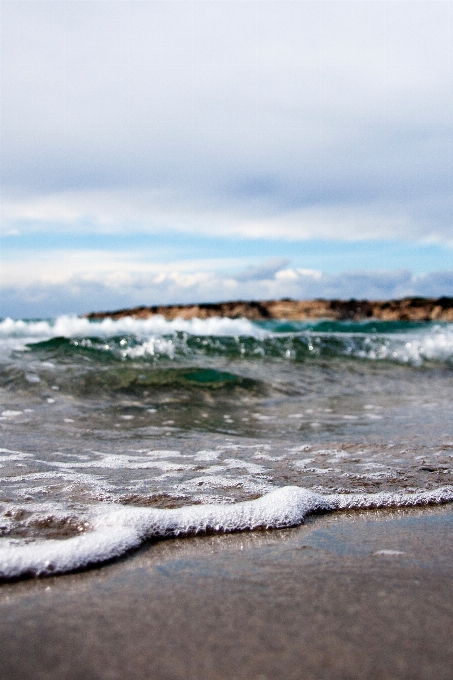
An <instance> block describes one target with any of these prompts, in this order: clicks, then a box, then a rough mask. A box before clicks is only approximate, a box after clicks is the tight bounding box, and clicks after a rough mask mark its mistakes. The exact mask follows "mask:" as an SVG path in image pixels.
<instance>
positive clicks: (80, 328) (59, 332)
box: [0, 316, 453, 366]
mask: <svg viewBox="0 0 453 680" xmlns="http://www.w3.org/2000/svg"><path fill="white" fill-rule="evenodd" d="M0 338H3V339H4V341H7V343H9V346H10V343H11V342H13V343H15V344H14V348H15V349H31V350H39V351H41V350H44V351H45V350H48V351H51V352H52V353H53V354H57V355H58V354H59V353H60V354H64V355H68V354H69V355H77V354H78V353H84V354H89V355H91V356H92V357H93V358H95V357H98V358H101V359H102V358H103V357H104V358H109V359H114V360H127V359H129V360H135V361H137V360H143V361H150V360H151V361H153V362H156V361H159V360H161V359H164V360H168V359H170V360H172V361H178V359H187V358H190V357H196V356H224V357H226V358H239V359H240V358H251V359H260V358H279V359H284V360H288V361H296V362H297V361H306V360H309V359H310V358H317V357H321V358H327V359H328V358H334V357H350V358H356V359H361V360H367V361H393V362H398V363H406V364H410V365H414V366H420V365H422V364H424V363H426V362H438V363H439V362H440V363H447V364H451V363H452V362H453V324H434V323H425V324H422V323H411V322H379V321H376V322H370V321H367V322H363V323H360V322H359V323H353V322H339V321H336V322H333V321H332V322H329V321H312V322H282V321H274V322H262V323H253V322H251V321H249V320H247V319H228V318H211V319H190V320H184V319H174V320H172V321H166V320H165V319H164V318H163V317H161V316H155V317H151V318H149V319H145V320H139V319H133V318H131V317H125V318H122V319H118V320H113V319H103V320H101V321H91V320H89V319H85V318H79V317H75V316H62V317H58V318H57V319H55V320H36V321H33V320H32V321H26V320H13V319H4V320H3V321H1V322H0Z"/></svg>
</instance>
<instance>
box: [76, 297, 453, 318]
mask: <svg viewBox="0 0 453 680" xmlns="http://www.w3.org/2000/svg"><path fill="white" fill-rule="evenodd" d="M157 314H161V315H162V316H163V317H165V318H166V319H176V318H179V319H193V318H198V319H208V318H210V317H213V316H225V317H229V318H232V319H237V318H239V317H243V318H246V319H250V320H251V321H263V320H266V319H287V320H288V321H305V320H307V319H332V320H348V319H349V320H354V321H359V320H362V319H381V320H383V321H452V322H453V298H451V297H441V298H420V297H408V298H402V299H401V300H384V301H370V300H354V299H352V300H322V299H320V300H289V299H283V300H267V301H256V302H255V301H252V302H244V301H242V300H238V301H235V302H219V303H205V304H199V305H155V306H152V307H145V306H143V307H133V308H130V309H119V310H117V311H114V312H91V313H90V314H86V315H85V316H86V317H87V318H88V319H105V318H111V319H121V318H122V317H125V316H132V317H134V318H135V319H148V318H149V317H151V316H155V315H157Z"/></svg>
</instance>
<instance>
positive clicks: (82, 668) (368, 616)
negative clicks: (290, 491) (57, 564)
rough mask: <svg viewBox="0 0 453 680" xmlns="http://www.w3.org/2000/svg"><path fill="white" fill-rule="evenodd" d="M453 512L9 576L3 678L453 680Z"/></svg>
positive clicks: (214, 539)
mask: <svg viewBox="0 0 453 680" xmlns="http://www.w3.org/2000/svg"><path fill="white" fill-rule="evenodd" d="M452 528H453V507H452V505H445V506H441V507H435V508H424V509H413V510H407V509H396V510H380V511H367V512H357V511H355V512H354V513H352V512H351V513H344V512H343V513H335V514H332V515H321V516H314V517H312V518H310V519H309V520H308V521H307V523H306V524H305V525H303V526H301V527H298V528H294V529H286V530H281V531H261V532H253V533H248V534H234V535H216V536H205V537H199V538H190V539H175V540H165V541H160V542H154V543H148V544H147V545H145V546H144V547H143V548H142V549H141V550H139V551H137V552H135V553H133V554H129V555H127V556H125V557H124V558H123V559H121V560H119V561H116V562H113V563H111V564H110V565H107V566H104V567H102V568H96V569H92V570H89V571H85V572H80V573H76V574H68V575H64V576H58V577H49V578H43V579H30V580H26V581H18V582H10V583H4V584H3V585H2V586H1V588H0V611H1V614H0V640H1V643H0V645H1V650H2V653H1V655H0V677H1V678H2V679H3V680H19V679H20V680H28V679H30V680H31V679H33V680H54V679H55V680H82V679H83V680H97V679H99V680H116V679H118V680H120V679H123V678H129V679H131V680H142V679H143V680H145V679H146V680H148V679H153V680H202V679H206V680H224V679H225V680H227V679H228V680H234V679H237V680H274V679H275V680H277V679H278V680H280V679H281V678H285V679H286V680H291V679H299V678H300V679H318V678H319V679H320V680H321V679H322V680H325V679H326V678H329V680H349V679H351V680H352V679H353V678H361V679H370V680H381V679H382V680H384V679H386V680H387V679H388V680H390V679H392V680H395V679H397V680H403V679H406V678H407V680H432V679H433V678H436V680H443V679H445V680H447V679H449V678H451V669H452V668H453V645H452V643H451V635H452V629H453V592H452V587H451V585H452V577H453V561H452V556H453V544H452V541H451V531H452Z"/></svg>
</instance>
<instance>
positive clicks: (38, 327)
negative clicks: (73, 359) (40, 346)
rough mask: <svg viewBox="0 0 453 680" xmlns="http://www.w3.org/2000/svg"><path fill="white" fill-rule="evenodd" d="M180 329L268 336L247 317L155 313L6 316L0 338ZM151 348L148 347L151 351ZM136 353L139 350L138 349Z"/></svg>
mask: <svg viewBox="0 0 453 680" xmlns="http://www.w3.org/2000/svg"><path fill="white" fill-rule="evenodd" d="M177 331H181V332H186V333H189V334H191V335H214V336H237V335H248V336H252V337H260V338H261V337H265V336H267V335H268V333H266V332H265V331H263V330H261V329H260V328H259V327H258V326H256V325H255V324H253V323H252V322H251V321H248V320H247V319H228V318H226V317H225V318H223V317H212V318H211V319H173V320H170V321H167V320H166V319H164V317H163V316H160V315H156V316H152V317H150V318H149V319H134V318H132V317H130V316H126V317H123V318H122V319H110V318H106V319H102V320H101V321H91V320H90V319H86V318H80V317H78V316H68V315H65V316H59V317H57V318H56V319H54V320H44V321H24V320H22V319H17V320H15V319H10V318H7V319H4V320H3V321H0V337H14V338H40V339H45V338H52V337H65V338H73V337H93V336H96V337H114V336H118V335H121V334H127V335H137V336H138V337H149V336H152V335H157V336H163V335H171V334H172V333H175V332H177ZM149 349H150V347H149V348H148V351H149ZM136 351H137V352H139V351H140V350H139V349H137V350H136Z"/></svg>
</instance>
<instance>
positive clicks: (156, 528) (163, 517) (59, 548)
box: [0, 486, 453, 579]
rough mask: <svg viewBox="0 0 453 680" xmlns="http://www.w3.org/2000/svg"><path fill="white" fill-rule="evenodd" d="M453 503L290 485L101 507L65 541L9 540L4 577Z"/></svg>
mask: <svg viewBox="0 0 453 680" xmlns="http://www.w3.org/2000/svg"><path fill="white" fill-rule="evenodd" d="M452 501H453V486H445V487H441V488H438V489H434V490H430V491H419V492H413V493H403V492H396V493H376V494H332V495H322V494H317V493H314V492H312V491H310V490H309V489H304V488H302V487H297V486H287V487H283V488H280V489H277V490H275V491H272V492H270V493H268V494H266V495H264V496H262V497H261V498H258V499H256V500H251V501H244V502H242V503H236V504H233V505H220V504H219V505H191V506H187V507H183V508H176V509H156V508H137V507H124V506H121V507H118V506H115V505H113V504H112V505H108V506H105V505H103V506H95V507H94V508H93V509H92V516H91V518H90V521H89V524H90V530H89V531H87V532H86V533H84V534H81V535H80V536H76V537H74V538H68V539H63V540H54V539H52V540H38V541H36V542H33V543H28V544H20V543H18V542H17V541H15V540H8V539H3V547H2V548H1V549H0V577H2V578H6V579H7V578H17V577H19V576H25V575H34V576H39V575H48V574H58V573H64V572H69V571H73V570H75V569H80V568H83V567H86V566H88V565H93V564H99V563H102V562H105V561H107V560H110V559H112V558H115V557H119V556H120V555H123V554H124V553H126V552H127V551H129V550H131V549H133V548H137V547H138V546H139V545H140V544H141V543H143V542H144V541H145V540H149V539H153V538H167V537H175V536H193V535H196V534H205V533H214V532H216V533H222V532H225V533H226V532H237V531H252V530H253V529H259V528H263V529H277V528H285V527H291V526H297V525H299V524H302V523H303V521H304V519H305V517H306V516H307V515H309V514H312V513H316V512H322V511H324V512H326V511H332V510H338V509H346V508H347V509H354V508H357V509H359V508H360V509H365V508H385V507H410V506H417V505H429V504H440V503H447V502H452Z"/></svg>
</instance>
